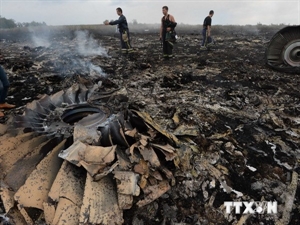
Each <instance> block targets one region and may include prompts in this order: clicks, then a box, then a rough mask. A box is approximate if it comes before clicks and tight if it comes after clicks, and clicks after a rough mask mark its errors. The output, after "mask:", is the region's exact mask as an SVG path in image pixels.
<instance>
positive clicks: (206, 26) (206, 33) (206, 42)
mask: <svg viewBox="0 0 300 225" xmlns="http://www.w3.org/2000/svg"><path fill="white" fill-rule="evenodd" d="M213 15H214V11H213V10H210V11H209V15H208V16H207V17H206V18H205V19H204V21H203V30H202V36H203V40H202V44H201V49H206V48H207V47H208V46H210V45H212V44H213V40H212V38H211V35H210V31H211V21H212V19H211V18H212V17H213Z"/></svg>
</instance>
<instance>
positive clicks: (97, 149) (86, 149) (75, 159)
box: [59, 141, 117, 176]
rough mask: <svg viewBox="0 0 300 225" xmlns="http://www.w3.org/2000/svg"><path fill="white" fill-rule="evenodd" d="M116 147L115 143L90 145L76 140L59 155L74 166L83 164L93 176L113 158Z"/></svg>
mask: <svg viewBox="0 0 300 225" xmlns="http://www.w3.org/2000/svg"><path fill="white" fill-rule="evenodd" d="M116 147H117V146H116V145H114V146H111V147H101V146H90V145H86V144H84V143H82V142H81V141H76V142H74V143H73V144H72V145H71V146H70V147H69V148H67V149H66V150H64V151H62V152H61V153H60V154H59V157H61V158H63V159H65V160H67V161H69V162H70V163H73V164H75V165H76V166H83V167H84V168H85V169H86V170H87V171H88V172H89V173H90V174H91V176H94V175H96V174H97V173H99V172H100V170H102V169H103V168H105V167H106V166H107V165H108V164H110V163H111V162H112V161H113V160H114V159H115V151H116Z"/></svg>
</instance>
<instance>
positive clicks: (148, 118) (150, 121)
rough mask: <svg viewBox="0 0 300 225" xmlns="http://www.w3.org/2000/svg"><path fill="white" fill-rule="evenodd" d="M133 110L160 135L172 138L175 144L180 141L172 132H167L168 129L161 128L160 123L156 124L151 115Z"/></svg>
mask: <svg viewBox="0 0 300 225" xmlns="http://www.w3.org/2000/svg"><path fill="white" fill-rule="evenodd" d="M132 111H133V112H135V113H136V114H137V115H138V116H139V117H141V118H142V119H143V120H144V121H145V122H146V123H148V124H149V125H151V126H152V127H153V128H154V129H155V130H157V131H158V132H159V133H161V134H162V135H164V136H166V137H167V138H168V139H170V140H172V141H173V142H174V143H175V144H176V145H177V146H179V144H180V141H179V139H178V138H177V137H176V136H175V135H174V134H172V133H169V132H168V131H166V130H164V129H162V128H161V127H160V125H158V124H157V123H156V122H155V121H154V120H153V119H152V118H151V116H150V115H149V114H148V113H146V112H139V111H136V110H132Z"/></svg>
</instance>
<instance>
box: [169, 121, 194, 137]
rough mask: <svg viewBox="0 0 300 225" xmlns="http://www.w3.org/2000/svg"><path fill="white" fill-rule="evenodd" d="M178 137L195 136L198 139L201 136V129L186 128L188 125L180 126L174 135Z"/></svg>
mask: <svg viewBox="0 0 300 225" xmlns="http://www.w3.org/2000/svg"><path fill="white" fill-rule="evenodd" d="M173 134H174V135H176V136H193V137H197V136H198V135H199V129H198V128H197V127H196V126H186V125H183V124H182V125H179V126H178V127H177V128H176V129H175V131H174V133H173Z"/></svg>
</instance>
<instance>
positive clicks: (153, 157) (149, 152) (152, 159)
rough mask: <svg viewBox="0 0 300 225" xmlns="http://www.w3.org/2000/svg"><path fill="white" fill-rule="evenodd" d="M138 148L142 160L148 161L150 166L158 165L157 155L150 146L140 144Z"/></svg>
mask: <svg viewBox="0 0 300 225" xmlns="http://www.w3.org/2000/svg"><path fill="white" fill-rule="evenodd" d="M138 149H139V150H140V153H141V155H142V156H143V158H144V160H145V161H148V162H149V163H150V164H151V166H152V167H154V168H156V167H159V166H160V161H159V159H158V156H157V154H156V153H155V151H154V149H153V148H152V147H151V146H149V147H144V146H142V145H141V146H139V147H138Z"/></svg>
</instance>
